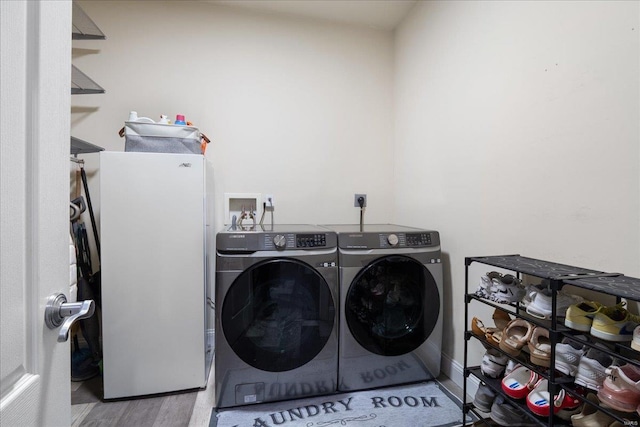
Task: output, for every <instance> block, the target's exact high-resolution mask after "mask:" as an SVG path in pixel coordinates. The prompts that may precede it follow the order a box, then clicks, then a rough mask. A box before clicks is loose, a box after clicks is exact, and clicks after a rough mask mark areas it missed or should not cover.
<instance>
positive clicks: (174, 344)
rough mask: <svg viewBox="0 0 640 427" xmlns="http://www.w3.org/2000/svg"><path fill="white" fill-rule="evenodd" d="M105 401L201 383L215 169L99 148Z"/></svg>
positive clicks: (209, 320) (209, 348)
mask: <svg viewBox="0 0 640 427" xmlns="http://www.w3.org/2000/svg"><path fill="white" fill-rule="evenodd" d="M99 173H100V238H101V275H102V277H101V280H102V347H103V377H104V398H105V399H113V398H122V397H130V396H140V395H147V394H156V393H164V392H171V391H177V390H186V389H192V388H202V387H205V386H206V381H207V377H208V374H209V369H210V366H211V358H212V355H213V339H212V338H213V332H212V331H213V320H214V319H213V305H212V303H211V301H212V299H211V296H212V295H213V289H212V287H213V280H214V277H215V276H214V274H213V265H212V264H213V259H215V258H214V257H215V254H214V251H213V244H214V236H213V230H212V229H213V206H212V203H213V185H212V182H213V171H212V169H211V166H210V163H209V162H208V161H207V160H206V159H205V157H204V156H202V155H196V154H164V153H137V152H102V153H101V154H100V169H99Z"/></svg>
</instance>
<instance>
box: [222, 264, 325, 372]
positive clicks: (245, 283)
mask: <svg viewBox="0 0 640 427" xmlns="http://www.w3.org/2000/svg"><path fill="white" fill-rule="evenodd" d="M221 315H222V329H223V331H224V335H225V338H226V339H227V342H228V343H229V345H230V346H231V348H232V349H233V351H234V352H235V354H236V355H238V357H240V358H241V359H242V360H243V361H245V362H246V363H248V364H249V365H251V366H252V367H254V368H258V369H261V370H264V371H270V372H283V371H288V370H291V369H295V368H298V367H300V366H303V365H305V364H306V363H308V362H309V361H311V360H312V359H313V358H315V357H316V356H317V355H318V353H320V351H321V350H322V348H323V347H324V345H325V344H326V342H327V341H328V340H329V338H330V337H331V333H332V331H333V325H334V321H335V305H334V303H333V297H332V295H331V290H330V288H329V285H327V282H326V281H325V280H324V278H323V277H322V276H321V275H320V274H319V273H318V271H317V270H315V269H314V268H313V267H311V266H310V265H308V264H306V263H304V262H302V261H299V260H294V259H273V260H268V261H264V262H261V263H258V264H256V265H254V266H252V267H250V268H248V269H247V270H245V271H244V272H242V273H241V274H240V275H239V276H238V277H237V278H236V280H235V281H234V282H233V284H232V285H231V287H230V288H229V291H228V292H227V294H226V296H225V298H224V302H223V305H222V314H221Z"/></svg>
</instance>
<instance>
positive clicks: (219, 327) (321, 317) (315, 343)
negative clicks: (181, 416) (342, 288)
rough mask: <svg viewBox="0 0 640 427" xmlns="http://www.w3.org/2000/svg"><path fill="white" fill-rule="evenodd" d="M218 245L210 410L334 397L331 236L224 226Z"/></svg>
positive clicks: (298, 229) (315, 230) (309, 230)
mask: <svg viewBox="0 0 640 427" xmlns="http://www.w3.org/2000/svg"><path fill="white" fill-rule="evenodd" d="M216 243H217V253H216V292H215V307H216V334H215V340H216V348H215V358H214V366H215V372H214V375H215V388H216V389H215V391H216V406H217V407H221V408H224V407H231V406H238V405H248V404H254V403H260V402H268V401H275V400H285V399H293V398H298V397H300V396H311V395H321V394H329V393H334V392H336V391H337V375H338V371H337V370H338V317H337V311H338V310H337V307H338V267H337V261H338V255H337V237H336V233H334V232H332V231H329V230H327V229H325V228H321V227H317V226H311V225H279V226H273V227H265V228H264V229H263V228H261V227H260V226H257V228H254V229H252V230H240V229H233V228H229V229H226V230H224V231H221V232H220V233H218V234H217V236H216Z"/></svg>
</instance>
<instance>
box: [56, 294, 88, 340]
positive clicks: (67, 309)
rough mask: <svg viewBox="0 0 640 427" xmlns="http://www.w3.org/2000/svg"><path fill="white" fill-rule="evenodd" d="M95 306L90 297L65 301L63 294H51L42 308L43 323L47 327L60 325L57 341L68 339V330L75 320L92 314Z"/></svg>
mask: <svg viewBox="0 0 640 427" xmlns="http://www.w3.org/2000/svg"><path fill="white" fill-rule="evenodd" d="M95 310H96V307H95V303H94V302H93V300H92V299H90V300H86V301H79V302H67V297H65V296H64V294H62V293H60V294H53V295H51V296H49V299H48V300H47V307H46V308H45V310H44V323H45V324H46V325H47V326H48V327H49V329H55V328H57V327H58V326H60V325H62V327H61V328H60V333H59V334H58V342H65V341H66V340H68V339H69V331H70V330H71V326H73V324H74V323H75V322H76V320H80V319H86V318H88V317H91V316H93V313H94V312H95Z"/></svg>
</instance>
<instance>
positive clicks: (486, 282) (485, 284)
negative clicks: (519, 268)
mask: <svg viewBox="0 0 640 427" xmlns="http://www.w3.org/2000/svg"><path fill="white" fill-rule="evenodd" d="M500 277H502V274H500V273H498V272H497V271H491V272H488V273H487V274H485V275H484V276H482V277H480V284H479V285H478V290H476V295H477V296H479V297H481V298H487V299H491V295H492V294H493V292H494V286H493V279H499V278H500Z"/></svg>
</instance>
